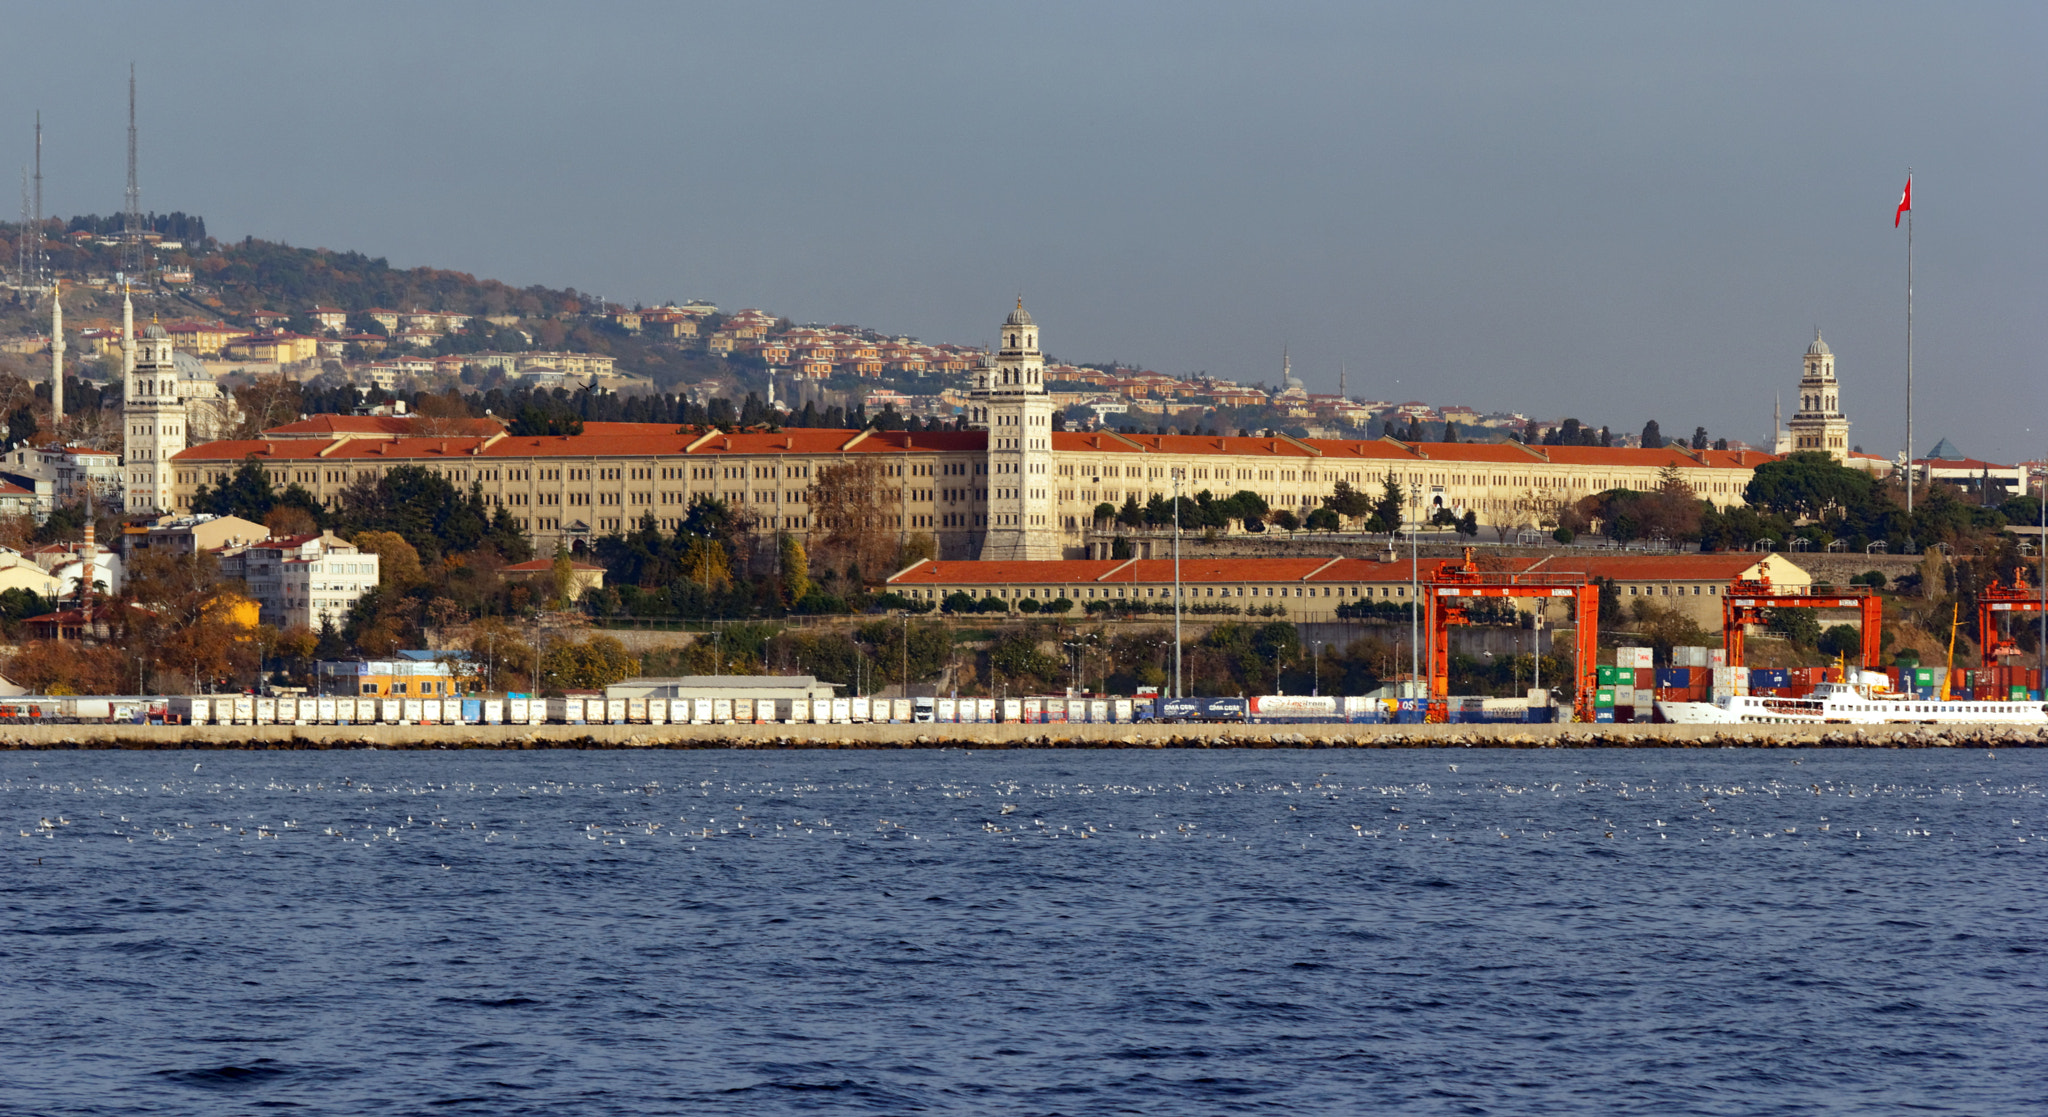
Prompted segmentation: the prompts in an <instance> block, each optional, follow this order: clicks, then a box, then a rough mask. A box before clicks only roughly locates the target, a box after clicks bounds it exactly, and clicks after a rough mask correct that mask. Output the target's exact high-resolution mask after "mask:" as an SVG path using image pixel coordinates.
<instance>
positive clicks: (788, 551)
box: [777, 535, 811, 605]
mask: <svg viewBox="0 0 2048 1117" xmlns="http://www.w3.org/2000/svg"><path fill="white" fill-rule="evenodd" d="M777 550H778V551H779V552H780V554H779V557H780V558H781V560H782V600H783V603H784V604H787V605H795V604H796V603H797V602H799V601H802V600H803V599H804V598H806V597H809V596H810V595H811V560H810V556H809V555H807V554H805V553H804V545H803V542H802V541H801V540H799V539H797V537H796V536H794V535H785V536H783V537H782V538H781V540H780V541H779V542H778V543H777Z"/></svg>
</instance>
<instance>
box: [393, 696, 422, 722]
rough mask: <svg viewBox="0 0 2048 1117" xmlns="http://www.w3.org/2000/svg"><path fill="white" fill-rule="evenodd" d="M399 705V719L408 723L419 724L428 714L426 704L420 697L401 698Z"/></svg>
mask: <svg viewBox="0 0 2048 1117" xmlns="http://www.w3.org/2000/svg"><path fill="white" fill-rule="evenodd" d="M398 705H399V710H400V713H399V715H398V720H400V721H402V722H404V723H405V724H407V725H418V724H419V723H420V721H421V720H422V719H423V718H425V717H426V716H427V715H426V713H425V709H426V707H425V704H424V703H423V702H422V701H421V700H420V699H417V698H401V699H399V700H398Z"/></svg>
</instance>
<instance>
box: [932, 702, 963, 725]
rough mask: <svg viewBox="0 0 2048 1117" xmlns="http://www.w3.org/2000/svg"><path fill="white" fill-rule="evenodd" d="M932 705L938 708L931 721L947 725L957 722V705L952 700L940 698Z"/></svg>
mask: <svg viewBox="0 0 2048 1117" xmlns="http://www.w3.org/2000/svg"><path fill="white" fill-rule="evenodd" d="M933 705H934V706H936V707H937V708H938V712H937V713H935V714H933V715H932V718H933V720H935V721H943V722H948V723H950V722H953V721H957V720H959V717H960V713H959V709H958V707H959V703H958V702H955V701H954V700H953V699H951V698H941V699H939V700H938V701H937V702H934V703H933Z"/></svg>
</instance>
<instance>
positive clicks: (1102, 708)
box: [1088, 698, 1109, 722]
mask: <svg viewBox="0 0 2048 1117" xmlns="http://www.w3.org/2000/svg"><path fill="white" fill-rule="evenodd" d="M1088 720H1089V721H1092V722H1105V721H1108V720H1109V701H1108V700H1107V699H1102V698H1095V699H1090V700H1089V702H1088Z"/></svg>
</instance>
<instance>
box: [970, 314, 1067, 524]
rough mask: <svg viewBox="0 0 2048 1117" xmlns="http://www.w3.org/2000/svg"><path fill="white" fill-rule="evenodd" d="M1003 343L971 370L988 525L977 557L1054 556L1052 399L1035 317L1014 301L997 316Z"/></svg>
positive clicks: (974, 414) (974, 416)
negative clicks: (983, 446)
mask: <svg viewBox="0 0 2048 1117" xmlns="http://www.w3.org/2000/svg"><path fill="white" fill-rule="evenodd" d="M1002 335H1003V344H1002V348H1000V349H998V350H997V351H996V354H995V356H994V358H993V359H991V360H989V361H987V362H986V363H984V364H983V365H982V367H981V369H980V370H979V371H977V372H976V373H975V378H974V394H973V397H972V407H973V409H974V410H973V420H974V424H975V425H976V426H978V427H981V428H983V429H985V430H987V431H988V477H987V478H986V482H987V485H988V523H987V525H986V526H985V527H984V529H983V533H982V545H981V557H982V558H984V559H1056V558H1059V557H1060V541H1059V533H1058V532H1056V531H1055V530H1054V517H1053V500H1052V495H1053V494H1052V411H1053V407H1052V397H1051V396H1050V395H1048V394H1046V390H1045V357H1044V355H1043V354H1042V353H1041V352H1040V351H1039V348H1038V323H1036V322H1034V321H1032V320H1031V313H1030V312H1029V311H1027V310H1025V309H1024V300H1023V299H1021V298H1020V299H1018V300H1017V309H1015V310H1012V311H1011V312H1010V316H1009V317H1008V318H1006V319H1004V320H1003V330H1002Z"/></svg>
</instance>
